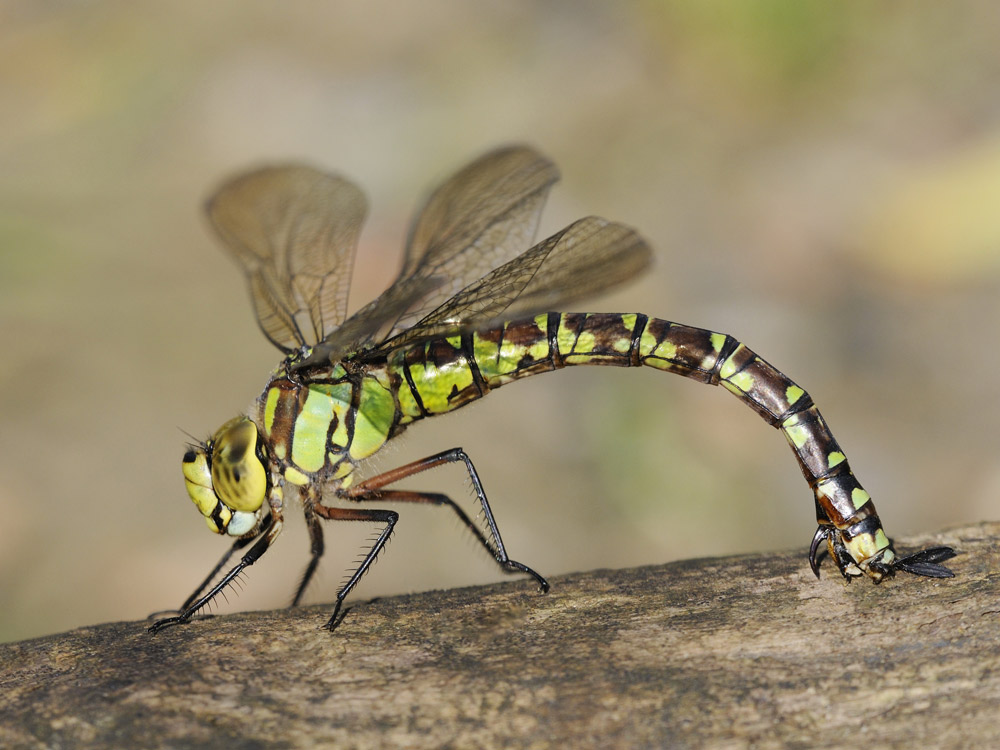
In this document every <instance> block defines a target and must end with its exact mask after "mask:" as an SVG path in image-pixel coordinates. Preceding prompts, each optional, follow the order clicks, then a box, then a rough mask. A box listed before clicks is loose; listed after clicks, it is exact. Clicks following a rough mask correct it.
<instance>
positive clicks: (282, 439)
mask: <svg viewBox="0 0 1000 750" xmlns="http://www.w3.org/2000/svg"><path fill="white" fill-rule="evenodd" d="M558 178H559V173H558V170H557V168H556V167H555V165H554V164H553V163H552V162H551V161H550V160H549V159H547V158H546V157H545V156H543V155H542V154H540V153H538V152H537V151H536V150H534V149H533V148H531V147H528V146H524V145H512V146H507V147H503V148H499V149H496V150H493V151H491V152H489V153H486V154H485V155H483V156H481V157H479V158H477V159H475V160H474V161H472V162H471V163H469V164H468V165H466V166H465V167H463V168H461V169H460V170H458V171H457V172H456V173H455V174H453V175H452V176H451V177H449V178H448V179H446V180H445V181H444V182H443V183H442V184H441V185H440V186H439V187H437V188H436V189H435V190H434V191H433V192H431V194H430V196H429V197H428V198H427V200H426V202H425V203H424V205H423V207H422V208H421V210H420V211H419V212H418V213H417V216H416V219H415V220H414V222H413V224H412V226H411V228H410V231H409V235H408V238H407V242H406V250H405V255H404V259H403V264H402V269H401V270H400V272H399V275H398V276H397V278H396V279H395V281H394V282H393V283H392V284H391V285H390V286H389V288H388V289H387V290H386V291H385V292H383V293H382V294H381V295H380V296H379V297H377V298H376V299H375V300H374V301H372V302H370V303H369V304H367V305H365V306H364V307H362V308H360V309H359V310H358V311H357V312H355V313H354V314H353V315H351V316H350V317H348V315H347V304H348V292H349V287H350V279H351V273H352V267H353V262H354V256H355V249H356V247H357V243H358V238H359V235H360V231H361V226H362V224H363V222H364V218H365V214H366V212H367V203H366V200H365V197H364V195H363V194H362V192H361V191H360V190H359V189H358V188H357V187H356V186H355V185H354V184H353V183H352V182H350V181H349V180H347V179H345V178H343V177H340V176H338V175H335V174H330V173H326V172H323V171H320V170H317V169H315V168H313V167H311V166H306V165H302V164H287V165H277V166H267V167H263V168H259V169H256V170H253V171H250V172H248V173H245V174H242V175H239V176H237V177H235V178H233V179H232V180H230V181H229V182H226V183H225V184H223V185H222V187H221V188H220V189H219V190H218V191H217V192H216V193H215V194H214V195H213V197H211V198H210V200H209V201H208V204H207V212H208V216H209V219H210V223H211V225H212V226H213V228H214V229H215V231H216V232H217V234H218V235H219V237H220V238H221V240H222V243H223V245H224V247H225V248H226V249H227V250H228V251H229V253H230V254H231V255H232V256H233V257H234V258H235V260H236V261H237V263H238V264H239V266H240V267H241V268H242V270H243V272H244V273H245V275H246V278H247V281H248V283H249V288H250V296H251V299H252V302H253V307H254V312H255V313H256V317H257V322H258V323H259V325H260V328H261V330H262V331H263V333H264V335H265V336H266V337H267V338H268V340H270V342H271V343H272V344H273V345H274V346H275V347H277V348H278V349H279V350H280V351H281V352H282V354H283V355H284V358H283V360H282V361H281V363H280V364H279V365H278V366H277V368H276V369H275V370H274V371H273V373H272V374H271V376H270V378H269V379H268V381H267V384H266V385H265V387H264V390H263V392H262V393H261V395H260V396H259V398H257V400H256V402H255V403H254V404H253V407H252V409H251V410H250V412H249V413H247V414H243V415H240V416H238V417H236V418H234V419H232V420H230V421H229V422H227V423H226V424H224V425H223V426H222V427H221V428H220V429H219V430H218V431H217V432H215V434H214V435H212V437H211V438H209V439H208V440H207V441H205V442H199V443H196V444H192V445H190V446H189V447H188V450H187V452H186V453H185V454H184V458H183V473H184V481H185V486H186V488H187V492H188V494H189V496H190V498H191V500H192V501H193V502H194V504H195V506H196V507H197V508H198V510H199V511H200V513H201V515H202V516H203V517H204V520H205V523H206V524H207V525H208V528H209V529H210V530H211V531H213V532H215V533H217V534H220V535H223V536H228V537H230V538H232V539H233V543H232V545H231V547H230V549H229V550H228V552H227V553H226V554H225V555H224V556H223V557H222V559H221V560H220V561H219V562H218V564H217V565H215V567H214V568H213V569H212V570H211V571H210V572H209V574H208V576H207V577H206V578H205V580H204V581H203V582H202V583H201V585H199V586H198V588H196V589H195V591H194V592H193V593H192V594H191V595H190V596H189V597H188V598H187V599H186V600H185V601H184V603H183V604H182V605H181V607H180V609H179V610H174V611H175V612H176V613H177V614H176V615H173V616H170V617H165V618H163V619H160V620H157V621H156V622H155V623H154V624H153V625H152V626H151V627H150V630H152V631H154V632H157V631H160V630H162V629H164V628H166V627H168V626H172V625H176V624H180V623H186V622H188V621H190V620H191V618H192V617H193V616H194V615H195V614H196V613H198V612H199V611H200V610H202V609H204V608H205V607H207V606H208V605H209V604H210V603H211V602H212V601H213V600H214V599H215V598H216V597H217V596H219V594H220V593H222V592H223V591H225V590H226V589H227V587H229V586H230V585H232V584H233V583H234V581H236V580H237V579H238V577H239V576H240V575H241V574H242V573H243V571H245V570H246V569H247V568H248V567H250V566H251V565H253V564H254V563H256V562H257V561H258V560H259V559H260V558H261V557H262V556H263V555H264V553H265V552H267V550H268V549H269V548H270V547H271V545H272V544H273V543H274V541H275V539H277V537H278V536H279V534H281V530H282V528H283V527H284V524H285V510H286V500H287V501H291V500H292V497H293V495H294V496H296V497H297V500H298V501H299V504H300V505H301V507H302V511H303V513H304V516H305V521H306V527H307V529H308V533H309V540H310V557H309V561H308V564H307V566H306V568H305V571H304V573H303V575H302V577H301V579H300V582H299V584H298V587H297V588H296V590H295V593H294V597H293V599H292V606H296V605H298V604H299V602H300V601H301V600H302V597H303V594H304V593H305V591H306V588H307V587H308V585H309V583H310V581H311V579H312V577H313V574H314V573H315V571H316V568H317V565H318V564H319V561H320V558H321V557H322V555H323V553H324V550H325V542H324V536H323V524H322V522H323V521H351V522H364V523H370V524H375V525H376V527H377V528H378V529H379V531H378V535H377V537H376V538H375V540H374V542H373V543H372V544H371V547H370V548H368V549H367V552H366V553H365V554H364V556H363V558H362V559H361V560H360V563H359V564H358V565H357V567H356V569H354V570H353V571H352V572H351V573H350V575H349V576H348V577H347V578H346V579H345V582H344V583H343V585H342V586H341V587H340V589H339V591H338V592H337V595H336V603H335V605H334V607H333V612H332V614H331V616H330V618H329V619H328V620H327V622H326V625H325V627H326V628H328V629H329V630H331V631H332V630H334V629H335V628H336V627H337V626H338V625H339V624H340V622H341V621H342V619H343V615H344V614H346V610H345V609H344V606H343V605H344V600H345V599H346V597H347V596H348V594H350V593H351V591H352V590H354V588H355V587H356V586H357V585H358V582H359V581H360V580H361V578H362V577H363V576H364V575H365V573H366V572H367V571H368V570H369V569H370V568H371V566H372V564H373V563H374V562H375V559H376V558H377V557H378V555H379V553H380V552H381V551H382V550H383V548H384V547H385V545H386V542H387V541H388V540H389V538H390V536H391V535H392V533H393V531H394V529H395V527H396V524H397V522H398V520H399V514H398V512H397V511H395V510H387V509H385V508H383V507H374V505H380V504H384V503H417V504H427V505H436V506H444V507H446V508H447V509H450V512H452V513H454V514H455V515H456V516H457V517H458V519H459V520H460V521H461V523H462V525H464V526H465V527H466V528H467V529H468V530H469V531H470V532H471V533H472V535H473V536H474V537H475V539H476V540H477V541H478V544H479V546H481V547H482V548H483V549H484V550H485V551H486V552H487V553H488V554H489V555H490V556H492V558H493V559H494V560H495V561H496V563H497V565H498V566H499V568H500V570H501V571H503V572H505V573H513V574H523V575H526V576H529V577H531V578H533V579H534V580H535V582H537V584H538V586H539V587H540V589H541V590H542V591H543V592H545V591H547V590H548V588H549V584H548V581H546V579H545V578H544V577H543V576H542V575H540V574H539V573H537V572H536V571H535V570H533V569H532V568H530V567H528V566H527V565H525V564H523V563H521V562H518V561H517V560H514V559H512V558H511V557H510V556H509V555H508V553H507V547H506V546H505V545H504V542H503V540H502V537H501V534H500V529H499V527H498V525H497V523H496V519H495V516H494V514H493V511H492V509H491V507H490V504H489V501H488V500H487V497H486V492H485V490H484V488H483V483H482V481H481V480H480V478H479V474H478V473H477V471H476V468H475V466H474V464H473V462H472V460H471V459H470V457H469V456H468V454H466V452H465V451H464V450H462V449H461V448H453V449H451V450H447V451H444V452H441V453H437V454H435V455H432V456H428V457H427V458H424V459H421V460H418V461H414V462H412V463H408V464H406V465H404V466H399V467H398V468H395V469H392V470H390V471H386V472H384V473H379V474H377V475H375V476H371V477H369V478H367V479H361V480H358V479H357V477H358V475H359V474H360V473H361V472H360V471H359V469H360V468H361V467H362V466H363V465H364V463H365V461H366V460H367V459H369V458H370V457H371V456H373V455H374V454H376V453H377V452H378V451H379V450H380V449H381V448H382V447H383V446H385V445H386V443H388V442H389V441H391V440H392V439H394V438H396V437H397V436H399V435H400V433H402V432H403V431H404V430H405V429H406V428H407V427H409V426H410V425H411V424H412V423H414V422H418V421H420V420H422V419H425V418H427V417H432V416H436V415H439V414H445V413H447V412H452V411H455V410H456V409H459V408H461V407H463V406H465V405H467V404H469V403H471V402H473V401H476V400H477V399H480V398H482V397H483V396H485V395H486V394H488V393H489V392H491V391H493V390H495V389H497V388H500V387H501V386H504V385H507V384H508V383H511V382H514V381H516V380H520V379H521V378H525V377H529V376H532V375H536V374H539V373H544V372H551V371H554V370H559V369H562V368H564V367H571V366H576V365H606V366H617V367H638V366H643V365H644V366H647V367H652V368H655V369H657V370H661V371H663V372H668V373H676V374H678V375H683V376H684V377H688V378H692V379H694V380H697V381H700V382H702V383H707V384H710V385H720V384H721V385H722V386H723V387H724V388H725V389H726V390H728V391H729V392H731V393H732V394H734V395H735V396H736V397H737V398H739V399H740V400H741V401H743V402H744V403H745V404H747V405H748V406H749V407H750V408H751V409H753V410H754V411H756V412H757V413H758V414H759V415H760V416H761V417H763V418H764V420H765V421H767V422H768V423H769V424H770V425H771V426H772V427H775V428H777V429H778V430H780V431H781V432H782V433H783V434H784V436H785V438H787V440H788V443H789V445H790V446H791V448H792V451H793V452H794V454H795V458H796V460H797V462H798V465H799V468H800V469H801V470H802V473H803V475H804V476H805V479H806V481H807V482H808V484H809V487H810V489H811V490H812V492H813V496H814V500H815V507H816V517H817V524H818V525H817V529H816V532H815V534H814V536H813V539H812V544H811V545H810V549H809V563H810V566H811V568H812V570H813V572H814V573H815V574H816V576H817V577H819V557H820V555H821V554H822V551H821V547H822V545H823V544H824V543H825V545H826V550H827V551H828V553H829V556H830V558H831V559H832V560H833V561H834V563H835V564H836V565H837V567H838V569H839V570H840V572H841V574H842V575H843V576H844V577H845V578H846V579H848V580H851V579H852V578H855V577H860V576H867V577H868V578H869V579H871V580H872V581H874V582H876V583H877V582H879V581H882V580H883V579H885V578H888V577H891V576H893V575H894V573H895V572H896V571H898V570H902V571H906V572H909V573H912V574H915V575H918V576H927V577H932V578H943V577H950V576H951V575H952V573H951V571H950V570H948V569H947V568H945V567H944V566H942V565H941V564H940V563H941V562H943V561H944V560H947V559H949V558H950V557H952V556H954V554H955V552H954V551H953V550H951V549H950V548H947V547H935V548H931V549H927V550H923V551H922V552H917V553H915V554H913V555H910V556H908V557H900V556H898V555H897V554H896V552H895V550H894V549H893V546H892V544H891V542H890V540H889V539H888V537H887V536H886V534H885V531H884V530H883V529H882V524H881V521H880V519H879V516H878V514H877V512H876V510H875V505H874V503H873V502H872V499H871V497H870V496H869V494H868V493H867V492H866V491H865V490H864V489H863V488H862V486H861V484H860V483H859V482H858V480H857V479H856V478H855V476H854V474H853V472H852V471H851V469H850V466H849V464H848V462H847V458H846V457H845V455H844V453H843V451H842V450H841V448H840V446H839V445H838V443H837V441H836V440H835V439H834V437H833V435H832V434H831V432H830V429H829V427H828V426H827V424H826V421H825V420H824V419H823V417H822V416H821V415H820V413H819V411H818V410H817V408H816V406H815V404H814V403H813V401H812V398H811V397H810V396H809V394H808V393H806V391H805V390H803V389H802V388H801V387H799V386H798V385H796V384H795V383H794V382H793V381H792V380H791V379H790V378H788V377H787V376H785V375H784V374H782V373H781V372H780V371H778V370H777V369H776V368H775V367H773V366H772V365H771V364H769V363H768V362H766V361H765V360H764V359H762V358H761V357H759V356H757V355H756V354H755V353H754V352H753V351H751V350H750V349H749V348H747V347H746V346H745V345H744V344H742V343H741V342H739V341H738V340H736V339H735V338H733V337H732V336H730V335H728V334H723V333H717V332H714V331H710V330H706V329H702V328H695V327H691V326H687V325H682V324H680V323H676V322H671V321H667V320H663V319H660V318H655V317H650V316H647V315H644V314H641V313H572V312H552V310H556V309H559V308H561V307H562V306H563V305H565V304H566V303H568V302H571V301H574V300H576V299H578V298H582V297H585V296H588V295H591V294H594V293H596V292H600V291H604V290H607V289H610V288H612V287H615V286H618V285H620V284H622V283H624V282H626V281H628V280H630V279H633V278H634V277H635V276H637V275H638V274H640V273H641V272H642V271H644V270H645V269H646V268H647V267H648V265H649V264H650V262H651V259H652V251H651V249H650V246H649V245H648V244H647V242H646V241H645V240H644V239H643V238H642V237H641V236H640V235H639V234H638V233H637V232H636V231H635V230H633V229H631V228H629V227H627V226H624V225H622V224H619V223H615V222H612V221H607V220H605V219H601V218H598V217H595V216H590V217H587V218H583V219H580V220H578V221H576V222H574V223H572V224H570V225H569V226H567V227H566V228H565V229H563V230H562V231H559V232H557V233H555V234H553V235H552V236H551V237H548V238H547V239H544V240H542V241H541V242H538V243H537V244H532V242H533V240H534V235H535V232H536V230H537V227H538V223H539V219H540V216H541V212H542V208H543V204H544V202H545V199H546V196H547V194H548V192H549V190H550V188H551V187H552V185H553V184H554V183H555V182H556V181H557V180H558ZM525 248H527V249H525ZM446 464H461V465H463V466H464V468H465V471H466V472H467V473H468V476H469V477H470V479H471V484H472V488H473V490H474V492H475V496H476V500H477V501H478V506H479V513H478V516H479V518H478V519H477V521H474V520H473V518H471V517H470V516H469V514H467V513H466V512H465V510H463V508H462V507H461V506H460V505H459V504H458V503H456V502H455V501H454V500H452V499H451V498H450V497H448V496H447V495H445V494H442V493H438V492H427V491H415V490H408V489H400V488H398V487H397V486H396V485H397V484H398V483H399V482H401V481H402V480H404V479H407V478H409V477H412V476H414V475H416V474H421V473H423V472H426V471H430V470H431V469H435V468H438V467H441V466H444V465H446ZM325 501H334V502H335V503H336V504H334V503H331V502H325ZM373 504H374V505H373ZM244 550H245V551H244ZM240 551H243V554H242V556H241V557H240V558H239V560H238V561H237V562H235V564H233V565H232V566H231V567H230V568H229V569H228V571H227V572H226V573H225V574H224V575H222V576H221V578H219V576H220V574H221V572H222V571H223V570H224V569H225V568H226V566H227V565H228V564H229V563H230V560H231V559H233V556H234V555H236V554H237V553H238V552H240ZM216 578H219V580H218V582H216V583H214V584H213V581H215V580H216Z"/></svg>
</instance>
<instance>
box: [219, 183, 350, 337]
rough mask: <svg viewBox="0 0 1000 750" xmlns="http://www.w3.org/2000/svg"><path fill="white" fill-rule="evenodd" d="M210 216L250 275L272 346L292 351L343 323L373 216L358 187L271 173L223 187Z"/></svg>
mask: <svg viewBox="0 0 1000 750" xmlns="http://www.w3.org/2000/svg"><path fill="white" fill-rule="evenodd" d="M207 211H208V217H209V219H210V220H211V222H212V226H213V227H214V228H215V231H216V232H217V233H218V234H219V236H220V237H221V238H222V241H223V242H224V243H225V246H226V248H227V249H228V250H229V251H230V252H231V253H232V254H233V255H234V256H235V258H236V260H237V261H238V262H239V264H240V266H242V268H243V270H244V271H245V272H246V274H247V279H248V281H249V283H250V294H251V297H252V298H253V305H254V311H255V312H256V314H257V321H258V322H259V323H260V327H261V330H263V331H264V335H265V336H267V337H268V338H269V339H270V340H271V343H273V344H274V345H275V346H276V347H278V348H279V349H281V350H282V351H284V352H286V353H289V352H292V351H294V350H296V349H298V348H299V347H301V346H303V345H306V344H312V343H316V342H318V341H321V340H322V339H323V338H324V337H325V336H326V335H328V334H329V333H330V332H331V331H333V330H334V329H336V327H337V326H338V325H340V323H341V322H343V320H344V317H345V315H346V314H347V294H348V289H349V287H350V281H351V268H352V265H353V262H354V251H355V248H356V247H357V242H358V234H359V233H360V231H361V225H362V224H363V223H364V219H365V214H366V213H367V202H366V201H365V197H364V195H362V193H361V191H360V190H358V188H357V187H355V186H354V185H353V184H352V183H350V182H348V181H347V180H345V179H343V178H341V177H337V176H336V175H331V174H325V173H323V172H320V171H318V170H316V169H313V168H312V167H306V166H300V165H289V166H278V167H265V168H263V169H258V170H256V171H253V172H249V173H247V174H244V175H241V176H239V177H237V178H235V179H233V180H231V181H230V182H227V183H226V184H225V185H223V186H222V187H221V188H220V189H219V190H218V192H216V193H215V195H214V196H212V198H211V199H210V200H209V201H208V206H207ZM303 327H305V330H303Z"/></svg>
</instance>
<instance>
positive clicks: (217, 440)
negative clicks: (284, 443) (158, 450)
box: [183, 417, 269, 537]
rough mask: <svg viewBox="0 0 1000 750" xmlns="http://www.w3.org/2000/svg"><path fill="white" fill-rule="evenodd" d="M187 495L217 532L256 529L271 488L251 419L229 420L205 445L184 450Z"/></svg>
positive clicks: (239, 533) (241, 533)
mask: <svg viewBox="0 0 1000 750" xmlns="http://www.w3.org/2000/svg"><path fill="white" fill-rule="evenodd" d="M183 471H184V484H185V486H186V487H187V491H188V495H190V496H191V500H192V501H193V502H194V504H195V505H196V506H197V507H198V510H199V512H200V513H201V514H202V515H203V516H204V517H205V522H206V523H207V524H208V528H209V529H211V530H212V531H214V532H215V533H216V534H228V535H229V536H235V537H239V536H244V535H246V534H249V533H256V530H257V528H258V527H259V525H260V521H261V517H262V514H263V510H262V509H263V505H264V498H265V497H266V496H267V491H268V481H269V480H268V473H267V469H266V467H265V463H264V447H263V441H262V439H261V436H260V433H259V432H258V430H257V425H255V424H254V423H253V422H252V421H251V420H250V419H249V418H247V417H236V418H235V419H232V420H230V421H229V422H226V424H224V425H223V426H222V427H221V428H220V429H219V431H218V432H216V433H215V435H214V436H213V437H212V439H211V440H209V442H208V443H207V444H205V445H197V446H193V447H191V448H190V449H189V450H188V452H187V453H185V454H184V464H183Z"/></svg>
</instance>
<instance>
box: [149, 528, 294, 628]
mask: <svg viewBox="0 0 1000 750" xmlns="http://www.w3.org/2000/svg"><path fill="white" fill-rule="evenodd" d="M270 518H271V520H270V522H269V523H268V524H267V526H266V531H264V532H263V533H261V534H259V535H257V536H256V537H251V541H253V546H252V547H250V549H249V550H248V551H247V552H246V554H244V555H243V557H242V559H240V561H239V562H238V563H237V564H236V565H235V566H234V567H233V568H232V569H231V570H230V571H229V572H228V573H226V575H225V576H223V578H222V580H220V581H219V582H218V583H217V584H215V586H213V587H212V588H211V589H210V590H209V592H208V593H207V594H205V595H204V596H202V597H200V598H198V599H195V601H193V602H191V603H190V604H187V606H186V607H184V608H183V610H182V611H181V613H180V614H179V615H177V616H176V617H165V618H163V619H162V620H157V621H156V622H154V623H153V624H152V625H150V626H149V632H151V633H158V632H160V631H161V630H163V629H164V628H168V627H170V626H172V625H181V624H183V623H186V622H188V621H189V620H190V619H191V617H192V616H193V615H194V614H195V613H196V612H197V611H198V610H200V609H201V608H202V607H204V606H205V605H207V604H208V603H209V602H211V601H212V600H213V599H215V597H216V596H218V595H219V594H220V593H221V592H222V591H223V589H225V588H226V587H227V586H229V584H231V583H232V582H233V581H234V580H235V579H236V577H237V576H239V574H240V573H242V572H243V571H244V570H245V569H247V568H248V567H250V566H251V565H253V564H254V563H255V562H257V560H259V559H260V558H261V556H262V555H263V554H264V553H265V552H267V550H268V548H270V546H271V545H272V544H274V540H275V539H277V538H278V534H280V533H281V528H282V524H283V522H282V519H281V517H280V516H279V515H277V514H276V513H275V511H274V510H273V509H272V511H271V517H270ZM248 543H249V542H248ZM235 549H237V547H236V545H235V544H234V545H233V548H232V549H230V550H229V552H228V553H227V554H226V556H225V557H224V558H223V559H222V561H221V562H220V563H219V565H218V566H216V570H218V569H219V568H221V567H222V565H224V564H225V562H226V560H228V559H229V556H230V555H231V554H232V553H233V552H234V551H235ZM215 572H216V571H212V576H209V580H211V578H212V577H213V576H214V575H215ZM203 588H204V584H202V586H201V587H200V588H199V590H200V589H203ZM197 593H198V592H197V591H196V592H195V595H197ZM189 600H190V597H189Z"/></svg>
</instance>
